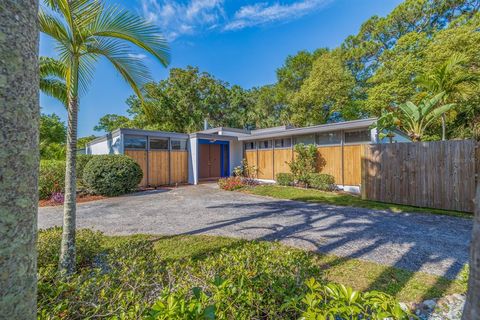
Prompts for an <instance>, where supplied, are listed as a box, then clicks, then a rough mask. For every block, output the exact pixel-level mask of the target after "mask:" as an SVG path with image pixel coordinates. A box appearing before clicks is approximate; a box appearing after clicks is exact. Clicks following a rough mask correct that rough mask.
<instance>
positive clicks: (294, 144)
mask: <svg viewBox="0 0 480 320" xmlns="http://www.w3.org/2000/svg"><path fill="white" fill-rule="evenodd" d="M306 136H313V143H308V144H306V143H303V142H297V139H298V137H306ZM292 142H293V146H296V145H297V144H300V143H303V145H305V146H308V145H314V146H317V133H307V134H301V135H297V136H294V137H293V141H292Z"/></svg>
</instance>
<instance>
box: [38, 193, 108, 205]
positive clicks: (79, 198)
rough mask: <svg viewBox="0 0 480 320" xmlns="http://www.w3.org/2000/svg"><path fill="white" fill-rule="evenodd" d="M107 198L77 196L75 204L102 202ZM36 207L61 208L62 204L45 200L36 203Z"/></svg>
mask: <svg viewBox="0 0 480 320" xmlns="http://www.w3.org/2000/svg"><path fill="white" fill-rule="evenodd" d="M107 198H108V197H105V196H98V195H79V196H77V203H82V202H90V201H95V200H102V199H107ZM38 206H39V207H54V206H63V203H60V202H55V201H53V200H51V199H47V200H39V201H38Z"/></svg>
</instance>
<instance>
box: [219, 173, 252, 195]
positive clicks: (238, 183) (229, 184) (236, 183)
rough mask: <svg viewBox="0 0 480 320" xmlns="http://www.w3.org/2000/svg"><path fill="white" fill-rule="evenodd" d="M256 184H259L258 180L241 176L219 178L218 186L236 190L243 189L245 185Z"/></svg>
mask: <svg viewBox="0 0 480 320" xmlns="http://www.w3.org/2000/svg"><path fill="white" fill-rule="evenodd" d="M256 185H258V182H257V181H256V180H254V179H250V178H246V177H241V176H234V177H227V178H221V179H219V180H218V186H219V187H220V189H223V190H227V191H234V190H238V189H242V188H244V187H248V186H256Z"/></svg>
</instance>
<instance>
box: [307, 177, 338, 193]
mask: <svg viewBox="0 0 480 320" xmlns="http://www.w3.org/2000/svg"><path fill="white" fill-rule="evenodd" d="M308 186H309V187H310V188H313V189H318V190H323V191H333V190H335V178H334V177H333V176H332V175H329V174H326V173H311V174H310V176H309V177H308Z"/></svg>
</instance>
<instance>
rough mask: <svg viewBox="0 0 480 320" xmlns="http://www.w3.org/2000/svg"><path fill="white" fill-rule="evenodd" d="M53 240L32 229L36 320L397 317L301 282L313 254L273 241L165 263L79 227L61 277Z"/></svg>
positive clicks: (376, 304) (150, 246)
mask: <svg viewBox="0 0 480 320" xmlns="http://www.w3.org/2000/svg"><path fill="white" fill-rule="evenodd" d="M60 239H61V230H60V228H54V229H49V230H46V231H41V232H40V234H39V242H38V243H39V263H38V266H39V285H38V318H39V319H59V318H62V319H84V318H98V317H103V318H115V319H138V318H147V319H296V318H299V317H301V316H303V317H305V318H306V319H324V318H325V315H326V314H330V315H336V316H338V318H342V319H343V318H344V315H347V314H348V315H351V316H349V317H347V318H355V319H357V318H359V317H358V316H360V315H362V318H363V319H380V315H385V316H391V317H392V318H393V319H403V315H402V314H401V313H400V311H401V310H398V304H397V303H396V302H395V301H394V300H393V298H391V297H390V296H388V295H384V294H382V293H375V292H372V293H364V294H362V293H358V292H354V291H351V289H348V288H345V287H343V286H338V285H325V284H322V283H320V282H316V281H314V280H309V279H310V278H312V277H314V278H316V279H321V275H322V273H321V272H322V271H321V270H320V269H319V268H318V266H317V265H316V264H315V262H314V261H315V260H314V255H313V254H312V253H308V252H304V251H301V250H296V249H291V248H288V247H285V246H282V245H280V244H278V243H271V242H238V243H235V244H234V245H232V246H230V247H225V248H223V249H220V250H219V251H212V252H210V253H208V254H205V255H202V256H201V257H197V258H184V259H180V260H173V261H171V260H166V259H162V257H161V256H159V255H158V254H157V252H156V251H155V249H154V243H153V241H149V240H142V239H138V240H124V239H122V238H109V237H105V236H102V235H101V234H99V233H95V232H92V231H88V230H80V231H79V232H78V238H77V247H78V250H79V257H78V259H77V268H78V272H77V273H76V274H75V275H74V276H72V277H71V278H69V279H67V280H62V278H60V277H58V276H57V274H56V264H57V261H58V247H59V244H60ZM397 312H398V313H397ZM314 315H315V317H313V316H314ZM331 319H333V318H331Z"/></svg>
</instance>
